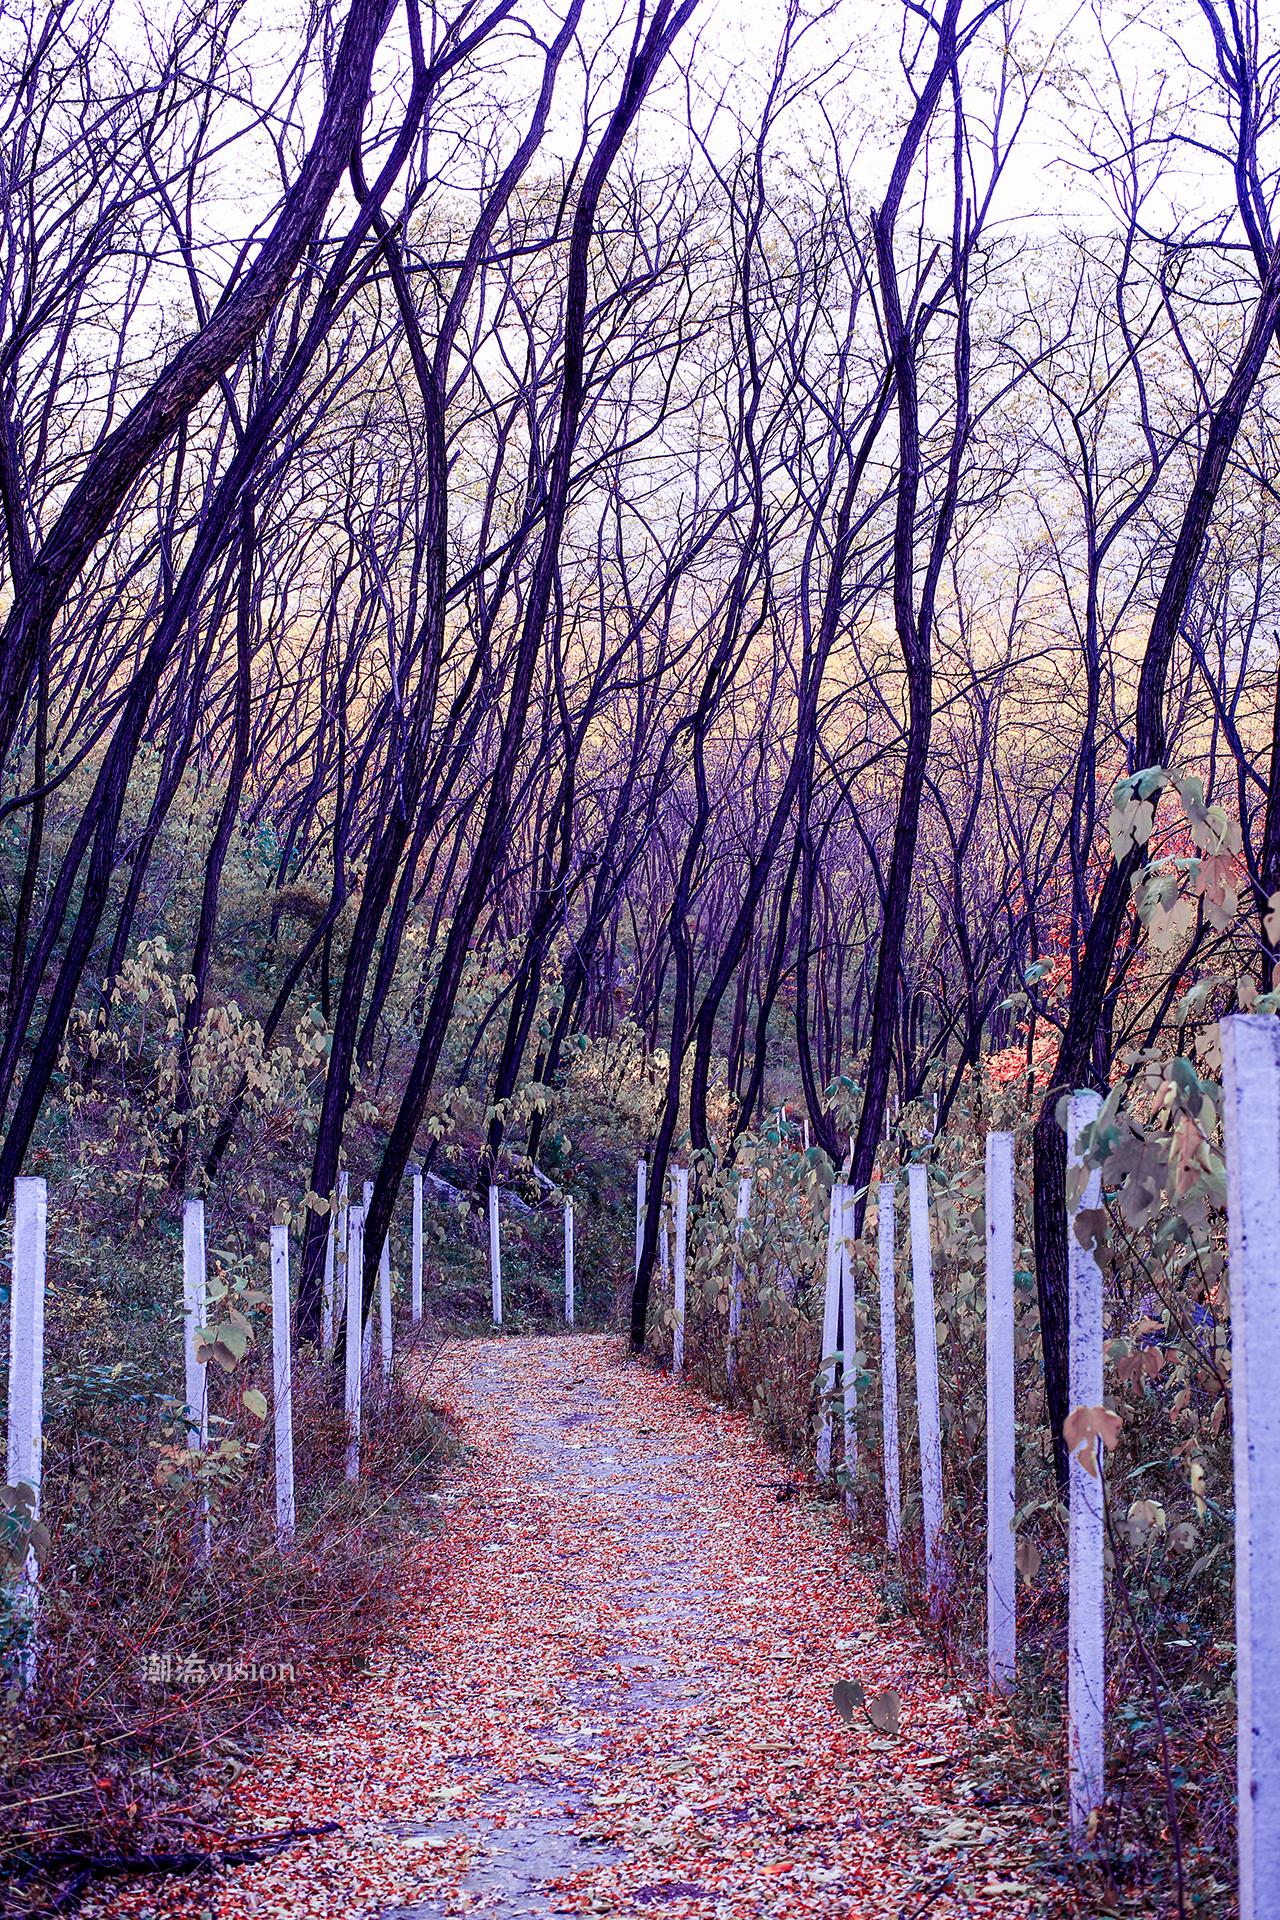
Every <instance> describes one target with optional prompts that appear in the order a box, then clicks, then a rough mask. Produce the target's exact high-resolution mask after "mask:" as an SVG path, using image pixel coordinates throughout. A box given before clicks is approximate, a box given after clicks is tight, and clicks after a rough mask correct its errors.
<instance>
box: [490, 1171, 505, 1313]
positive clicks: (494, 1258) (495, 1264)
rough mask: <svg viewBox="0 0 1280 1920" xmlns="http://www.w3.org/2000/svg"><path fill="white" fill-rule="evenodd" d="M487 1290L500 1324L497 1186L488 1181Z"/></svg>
mask: <svg viewBox="0 0 1280 1920" xmlns="http://www.w3.org/2000/svg"><path fill="white" fill-rule="evenodd" d="M489 1291H490V1294H491V1296H492V1302H493V1324H494V1326H495V1327H500V1326H501V1325H502V1239H501V1234H500V1228H499V1224H498V1188H497V1183H496V1181H493V1180H490V1182H489Z"/></svg>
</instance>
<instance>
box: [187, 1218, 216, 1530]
mask: <svg viewBox="0 0 1280 1920" xmlns="http://www.w3.org/2000/svg"><path fill="white" fill-rule="evenodd" d="M206 1312H207V1307H206V1279H205V1254H204V1201H203V1200H201V1199H198V1198H192V1199H188V1200H184V1201H183V1203H182V1357H183V1388H184V1391H185V1393H186V1399H187V1446H188V1448H189V1449H190V1450H191V1452H193V1453H203V1452H204V1450H205V1448H206V1447H207V1446H208V1444H209V1368H208V1364H207V1363H206V1362H205V1361H202V1360H199V1359H197V1357H196V1336H197V1334H198V1333H199V1332H200V1329H201V1328H202V1327H203V1326H204V1323H205V1314H206ZM209 1546H210V1541H209V1496H208V1494H206V1493H202V1494H201V1495H200V1499H199V1502H198V1505H197V1510H196V1536H195V1560H196V1565H197V1566H199V1567H203V1566H207V1565H208V1561H209Z"/></svg>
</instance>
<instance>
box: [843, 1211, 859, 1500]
mask: <svg viewBox="0 0 1280 1920" xmlns="http://www.w3.org/2000/svg"><path fill="white" fill-rule="evenodd" d="M853 1219H854V1204H853V1188H852V1187H846V1188H845V1189H844V1205H843V1207H842V1209H841V1226H840V1319H841V1323H842V1324H841V1331H840V1404H841V1406H842V1408H843V1410H844V1468H845V1477H846V1485H845V1490H844V1509H845V1512H846V1513H847V1514H848V1515H849V1516H850V1518H852V1517H853V1514H854V1512H855V1510H856V1507H857V1495H856V1492H855V1488H854V1482H855V1478H856V1475H857V1472H858V1296H857V1290H856V1276H855V1274H854V1269H853V1254H852V1252H851V1250H850V1247H849V1242H850V1240H852V1238H853Z"/></svg>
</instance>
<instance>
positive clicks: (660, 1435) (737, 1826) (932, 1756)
mask: <svg viewBox="0 0 1280 1920" xmlns="http://www.w3.org/2000/svg"><path fill="white" fill-rule="evenodd" d="M427 1390H428V1391H429V1392H430V1393H431V1395H432V1398H433V1399H439V1400H442V1401H444V1402H445V1403H446V1404H447V1405H449V1406H450V1407H451V1408H452V1409H454V1411H455V1412H456V1415H457V1417H458V1419H459V1421H460V1423H461V1428H462V1432H463V1436H464V1439H465V1440H466V1441H467V1443H468V1452H467V1457H466V1460H465V1462H464V1465H463V1467H462V1468H461V1469H460V1471H459V1474H458V1476H457V1478H456V1480H455V1482H454V1484H453V1486H452V1488H451V1489H450V1490H447V1491H446V1494H445V1500H446V1503H447V1506H448V1517H447V1519H446V1521H445V1524H444V1526H443V1527H442V1529H441V1532H440V1534H439V1535H438V1536H437V1537H436V1538H434V1539H432V1540H431V1541H429V1542H427V1543H425V1544H424V1546H423V1548H422V1551H421V1554H420V1556H419V1557H418V1558H417V1560H416V1561H415V1563H414V1564H413V1565H412V1566H411V1567H410V1569H409V1570H408V1573H407V1576H406V1580H405V1586H404V1605H403V1615H402V1619H401V1621H400V1626H399V1631H398V1633H397V1636H396V1638H395V1640H394V1642H392V1643H391V1644H389V1645H387V1646H386V1647H385V1648H384V1649H383V1651H382V1653H381V1654H380V1656H379V1658H378V1660H377V1662H376V1664H375V1665H374V1667H373V1668H372V1669H371V1671H370V1673H369V1674H368V1676H366V1677H365V1678H364V1679H363V1680H362V1681H361V1682H360V1684H359V1687H358V1690H357V1692H356V1695H355V1698H354V1700H352V1701H350V1702H349V1704H348V1705H347V1707H346V1708H345V1709H344V1710H343V1711H342V1712H341V1713H335V1714H332V1715H330V1716H329V1717H327V1718H324V1719H322V1720H321V1721H320V1722H319V1723H318V1724H317V1723H316V1722H315V1721H312V1722H311V1723H309V1724H306V1725H300V1726H298V1727H295V1728H293V1729H290V1730H286V1731H284V1732H283V1733H281V1734H280V1735H278V1736H277V1737H276V1738H275V1739H274V1740H273V1741H272V1743H271V1745H270V1746H269V1747H268V1749H267V1750H266V1752H265V1753H264V1754H263V1755H262V1757H261V1758H260V1760H259V1761H258V1763H257V1764H256V1765H255V1766H254V1767H253V1769H252V1770H251V1771H250V1772H249V1773H248V1774H247V1775H246V1776H245V1778H244V1779H243V1781H242V1782H241V1783H240V1786H239V1788H238V1790H237V1794H236V1806H235V1811H236V1815H237V1818H238V1819H239V1821H241V1822H242V1823H243V1825H244V1827H245V1828H246V1829H250V1830H252V1831H255V1832H261V1831H263V1830H265V1829H269V1828H270V1827H272V1826H273V1825H279V1826H281V1827H287V1826H292V1825H298V1824H303V1825H306V1824H313V1823H318V1822H319V1821H321V1820H325V1819H332V1820H336V1821H338V1822H339V1831H338V1832H337V1833H335V1834H331V1835H328V1836H325V1837H323V1838H319V1839H312V1840H304V1841H301V1842H298V1843H295V1844H293V1845H291V1846H289V1847H287V1848H285V1849H283V1850H282V1851H281V1852H280V1853H279V1854H277V1855H276V1856H275V1857H274V1858H273V1859H272V1860H270V1861H269V1862H267V1863H264V1864H261V1865H255V1866H252V1867H240V1868H236V1869H233V1870H228V1871H226V1872H224V1873H223V1874H222V1875H220V1876H219V1878H218V1880H217V1882H216V1884H215V1885H213V1886H212V1887H211V1886H210V1884H209V1882H207V1881H206V1882H205V1883H204V1884H203V1885H200V1886H196V1885H192V1884H189V1883H188V1884H183V1883H178V1882H173V1883H170V1885H169V1887H168V1888H166V1889H164V1890H161V1889H157V1888H156V1887H154V1886H152V1887H150V1888H148V1889H145V1890H136V1891H134V1892H132V1893H130V1895H128V1896H127V1897H126V1898H121V1899H119V1900H117V1901H116V1903H115V1905H114V1909H113V1910H114V1911H115V1912H116V1913H122V1912H124V1911H125V1910H126V1908H127V1910H128V1911H130V1912H132V1913H142V1912H150V1913H164V1914H178V1913H190V1914H193V1915H194V1914H200V1913H204V1914H208V1915H214V1916H217V1917H218V1920H239V1916H242V1915H259V1916H276V1915H279V1916H286V1915H294V1914H309V1915H323V1916H335V1917H336V1916H338V1915H342V1916H351V1917H352V1920H356V1917H357V1916H365V1915H369V1916H373V1915H379V1916H396V1917H397V1920H410V1916H414V1917H416V1920H436V1917H437V1916H447V1915H454V1914H464V1913H474V1914H483V1915H491V1916H496V1917H497V1920H515V1916H538V1915H550V1914H572V1913H590V1914H618V1915H624V1914H625V1915H630V1914H655V1913H656V1914H662V1915H667V1916H670V1920H712V1916H716V1917H717V1920H720V1917H723V1916H738V1915H754V1914H768V1915H770V1916H777V1920H792V1917H794V1920H800V1916H814V1915H822V1916H828V1915H830V1916H842V1917H845V1916H864V1915H865V1916H868V1920H870V1916H876V1917H877V1920H880V1917H881V1916H894V1917H895V1920H897V1917H900V1920H917V1916H920V1917H923V1916H926V1915H927V1916H928V1917H929V1920H950V1917H951V1916H961V1915H963V1916H966V1917H967V1920H986V1917H988V1916H992V1917H994V1916H1000V1920H1011V1917H1012V1916H1022V1915H1032V1914H1045V1913H1050V1912H1054V1911H1057V1910H1058V1908H1057V1906H1056V1905H1055V1903H1054V1901H1053V1899H1052V1898H1051V1896H1050V1895H1049V1894H1048V1893H1047V1892H1046V1891H1044V1889H1043V1885H1042V1886H1041V1888H1040V1889H1039V1890H1038V1889H1037V1886H1036V1884H1035V1879H1034V1866H1033V1863H1034V1860H1035V1857H1036V1854H1037V1852H1038V1851H1039V1850H1040V1848H1043V1849H1044V1850H1045V1852H1047V1851H1048V1850H1049V1849H1048V1846H1047V1837H1045V1836H1041V1834H1040V1832H1039V1829H1038V1827H1037V1825H1036V1824H1035V1821H1034V1819H1033V1818H1032V1817H1031V1816H1029V1815H1028V1814H1026V1813H1025V1812H1021V1813H1019V1812H1018V1811H1016V1810H1012V1809H1009V1808H1002V1807H1001V1806H1000V1804H999V1794H998V1791H997V1790H996V1788H995V1781H996V1780H997V1778H998V1773H994V1772H992V1771H991V1764H990V1760H989V1759H988V1756H993V1755H994V1754H995V1753H996V1752H997V1750H998V1749H999V1746H1000V1743H1001V1741H1002V1740H1003V1739H1004V1738H1005V1737H1006V1736H1007V1726H1006V1725H1004V1724H1002V1722H1001V1721H1000V1720H999V1718H997V1717H992V1716H991V1714H989V1712H988V1710H987V1709H986V1708H985V1707H984V1706H983V1704H982V1703H981V1702H979V1701H976V1700H975V1699H974V1698H973V1697H972V1696H970V1695H965V1694H962V1693H960V1692H957V1691H956V1690H955V1689H954V1687H953V1686H952V1685H951V1684H950V1683H948V1682H947V1680H946V1678H945V1677H944V1675H943V1674H942V1672H941V1671H940V1669H939V1668H938V1666H937V1665H936V1664H935V1663H934V1662H933V1660H932V1659H931V1657H930V1656H929V1655H928V1654H927V1653H926V1651H925V1649H924V1648H923V1646H922V1643H921V1642H920V1640H919V1637H918V1636H917V1634H916V1633H915V1631H914V1630H913V1629H912V1628H910V1627H909V1626H906V1625H903V1624H901V1623H898V1622H893V1623H888V1624H886V1623H885V1622H884V1621H883V1620H882V1619H881V1618H880V1617H879V1614H880V1609H879V1606H878V1603H877V1600H876V1596H875V1593H874V1590H873V1587H872V1584H871V1582H870V1581H869V1580H868V1579H867V1578H866V1577H865V1576H864V1575H863V1574H862V1573H860V1572H859V1571H857V1570H856V1569H854V1568H852V1567H851V1566H850V1564H849V1552H848V1546H847V1540H846V1537H845V1535H844V1531H843V1528H842V1526H841V1525H840V1524H839V1523H838V1522H837V1520H836V1519H835V1518H834V1515H833V1512H832V1510H831V1509H830V1508H828V1507H826V1506H824V1505H822V1504H821V1503H818V1502H810V1501H808V1500H807V1499H806V1500H798V1501H787V1502H785V1503H780V1502H779V1500H778V1498H777V1493H776V1488H777V1484H778V1482H779V1480H780V1478H781V1477H782V1470H781V1468H780V1466H779V1463H778V1460H777V1458H776V1456H773V1455H771V1454H770V1453H769V1452H768V1451H767V1449H766V1448H765V1447H764V1446H763V1445H762V1444H761V1442H760V1441H759V1440H758V1439H757V1438H756V1437H755V1436H754V1435H753V1434H752V1432H751V1430H750V1428H749V1426H748V1424H747V1422H746V1421H745V1420H744V1419H742V1418H741V1417H739V1416H736V1415H730V1414H725V1413H723V1412H719V1411H716V1410H713V1409H709V1408H707V1407H706V1406H705V1405H704V1404H703V1403H702V1402H701V1401H700V1400H699V1399H698V1398H697V1397H696V1395H693V1394H691V1393H688V1392H685V1391H684V1390H682V1389H681V1388H678V1387H675V1386H673V1385H671V1384H670V1383H669V1382H668V1381H666V1380H664V1379H660V1378H657V1377H655V1376H654V1375H652V1374H650V1373H648V1372H645V1371H642V1370H641V1369H639V1368H637V1367H635V1366H633V1365H631V1364H629V1363H628V1362H627V1361H626V1360H625V1359H624V1358H623V1357H622V1355H621V1352H620V1349H619V1347H618V1345H617V1343H616V1342H614V1341H612V1340H604V1339H599V1338H583V1337H568V1338H559V1339H520V1340H511V1339H507V1340H485V1341H475V1342H467V1343H459V1344H456V1345H454V1346H452V1347H450V1348H448V1349H447V1350H446V1352H445V1354H444V1356H443V1359H442V1361H441V1362H440V1363H439V1365H438V1366H437V1368H436V1369H435V1371H434V1372H433V1373H432V1375H431V1376H430V1377H429V1379H428V1381H427ZM853 1677H856V1678H857V1679H858V1680H860V1681H861V1683H862V1685H863V1686H864V1688H865V1690H866V1694H867V1696H868V1698H870V1697H871V1696H873V1695H874V1694H876V1693H877V1692H879V1691H880V1690H881V1689H882V1688H886V1687H893V1688H896V1689H897V1690H898V1691H899V1692H900V1693H901V1695H902V1702H903V1706H902V1725H901V1732H900V1733H899V1735H898V1736H897V1737H892V1736H888V1735H882V1734H879V1733H877V1732H876V1730H875V1728H874V1727H873V1726H872V1725H871V1724H870V1722H869V1721H868V1720H867V1719H866V1718H865V1717H863V1716H861V1715H859V1716H858V1719H857V1724H856V1725H855V1726H854V1727H852V1728H850V1727H847V1726H845V1725H844V1724H843V1722H842V1721H841V1720H840V1719H839V1718H838V1717H837V1715H836V1714H835V1712H834V1711H833V1708H832V1704H831V1688H832V1684H833V1682H835V1681H837V1680H840V1679H846V1678H853ZM1037 1842H1039V1847H1038V1846H1037Z"/></svg>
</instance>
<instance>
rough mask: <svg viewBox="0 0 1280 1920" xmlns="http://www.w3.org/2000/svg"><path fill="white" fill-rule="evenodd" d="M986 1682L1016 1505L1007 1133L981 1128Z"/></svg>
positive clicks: (1006, 1682)
mask: <svg viewBox="0 0 1280 1920" xmlns="http://www.w3.org/2000/svg"><path fill="white" fill-rule="evenodd" d="M986 1213H987V1686H988V1687H989V1688H990V1690H991V1692H992V1693H1007V1692H1008V1691H1009V1690H1010V1688H1011V1687H1012V1686H1013V1680H1014V1673H1015V1670H1016V1667H1017V1635H1018V1586H1017V1579H1018V1575H1017V1567H1016V1564H1015V1556H1016V1550H1017V1549H1016V1542H1015V1540H1014V1536H1013V1526H1014V1517H1015V1515H1016V1513H1017V1510H1018V1501H1017V1481H1016V1469H1015V1448H1014V1412H1013V1135H1012V1134H1011V1133H989V1134H988V1135H987V1189H986Z"/></svg>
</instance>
